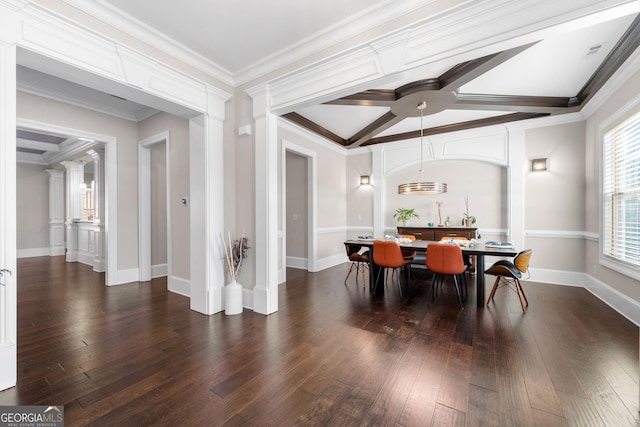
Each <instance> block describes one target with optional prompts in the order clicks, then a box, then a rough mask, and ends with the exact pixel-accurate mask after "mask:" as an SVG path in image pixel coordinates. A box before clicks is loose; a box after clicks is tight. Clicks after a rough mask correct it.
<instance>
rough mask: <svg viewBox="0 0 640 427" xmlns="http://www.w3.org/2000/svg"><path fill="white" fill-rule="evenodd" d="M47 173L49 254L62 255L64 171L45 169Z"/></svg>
mask: <svg viewBox="0 0 640 427" xmlns="http://www.w3.org/2000/svg"><path fill="white" fill-rule="evenodd" d="M47 174H48V175H49V256H59V255H64V247H65V246H64V235H65V226H64V172H63V171H61V170H55V169H47Z"/></svg>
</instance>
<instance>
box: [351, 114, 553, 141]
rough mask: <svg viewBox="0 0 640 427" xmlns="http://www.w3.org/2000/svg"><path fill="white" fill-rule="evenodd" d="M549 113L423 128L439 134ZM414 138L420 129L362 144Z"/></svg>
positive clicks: (512, 115) (417, 135)
mask: <svg viewBox="0 0 640 427" xmlns="http://www.w3.org/2000/svg"><path fill="white" fill-rule="evenodd" d="M548 115H549V114H544V113H513V114H507V115H504V116H495V117H489V118H486V119H478V120H470V121H467V122H460V123H453V124H450V125H443V126H436V127H432V128H427V129H424V130H423V135H424V136H430V135H438V134H441V133H447V132H456V131H461V130H467V129H474V128H478V127H484V126H492V125H498V124H504V123H509V122H515V121H519V120H527V119H534V118H537V117H545V116H548ZM413 138H420V129H418V130H415V131H411V132H405V133H398V134H395V135H387V136H381V137H378V138H371V139H370V140H369V141H367V142H365V143H364V144H362V146H368V145H375V144H383V143H385V142H394V141H402V140H405V139H413Z"/></svg>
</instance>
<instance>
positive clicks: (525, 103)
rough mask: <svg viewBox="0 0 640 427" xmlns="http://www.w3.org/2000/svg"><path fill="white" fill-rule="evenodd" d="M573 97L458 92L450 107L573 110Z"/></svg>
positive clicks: (543, 110) (505, 109) (543, 111)
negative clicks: (453, 103) (454, 101)
mask: <svg viewBox="0 0 640 427" xmlns="http://www.w3.org/2000/svg"><path fill="white" fill-rule="evenodd" d="M574 104H575V97H563V96H520V95H487V94H479V93H458V94H456V103H455V105H452V106H451V108H454V109H462V110H498V111H519V112H523V113H554V112H559V111H561V112H563V113H568V112H573V110H567V109H568V108H572V107H573V105H574Z"/></svg>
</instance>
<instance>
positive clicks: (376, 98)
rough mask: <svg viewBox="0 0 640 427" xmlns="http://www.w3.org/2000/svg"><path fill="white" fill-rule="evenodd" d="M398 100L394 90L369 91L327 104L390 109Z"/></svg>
mask: <svg viewBox="0 0 640 427" xmlns="http://www.w3.org/2000/svg"><path fill="white" fill-rule="evenodd" d="M397 100H398V98H397V97H396V92H395V90H393V89H369V90H365V91H363V92H358V93H354V94H353V95H348V96H344V97H342V98H338V99H334V100H333V101H327V102H325V104H329V105H358V106H365V107H366V106H370V107H371V106H372V107H388V106H390V105H391V104H393V103H394V102H395V101H397Z"/></svg>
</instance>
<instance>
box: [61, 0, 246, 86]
mask: <svg viewBox="0 0 640 427" xmlns="http://www.w3.org/2000/svg"><path fill="white" fill-rule="evenodd" d="M62 1H63V2H64V3H67V4H69V5H70V6H73V7H75V8H77V9H79V10H81V11H83V12H85V13H87V14H89V15H91V16H93V17H94V18H97V19H99V20H101V21H103V22H105V23H107V24H109V25H111V26H113V27H114V28H116V29H118V30H120V31H122V32H124V33H127V34H129V35H130V36H132V37H135V38H136V39H138V40H140V41H142V42H144V43H146V44H148V45H149V46H152V47H154V48H156V49H158V50H161V51H162V52H165V53H167V54H168V55H171V56H172V57H174V58H177V59H179V60H180V61H182V62H184V63H185V64H187V65H189V66H192V67H194V68H196V69H198V70H200V71H202V72H204V73H206V74H208V75H210V76H212V77H214V78H216V79H218V80H220V81H221V82H223V83H225V84H227V85H229V86H233V85H234V78H233V75H232V74H231V72H230V71H228V70H226V69H225V68H223V67H221V66H219V65H218V64H216V63H214V62H213V61H211V60H209V59H207V58H205V57H204V56H202V55H201V54H199V53H197V52H195V51H193V50H192V49H190V48H188V47H186V46H184V45H183V44H181V43H178V42H177V41H175V40H173V39H171V38H170V37H167V36H166V35H165V34H163V33H161V32H160V31H158V30H156V29H154V28H152V27H150V26H149V25H147V24H145V23H144V22H142V21H139V20H137V19H135V18H133V17H131V16H129V15H127V14H124V13H122V12H121V11H120V10H119V9H116V8H115V7H113V6H111V5H110V4H108V3H106V2H104V1H103V0H93V1H86V0H62Z"/></svg>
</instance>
